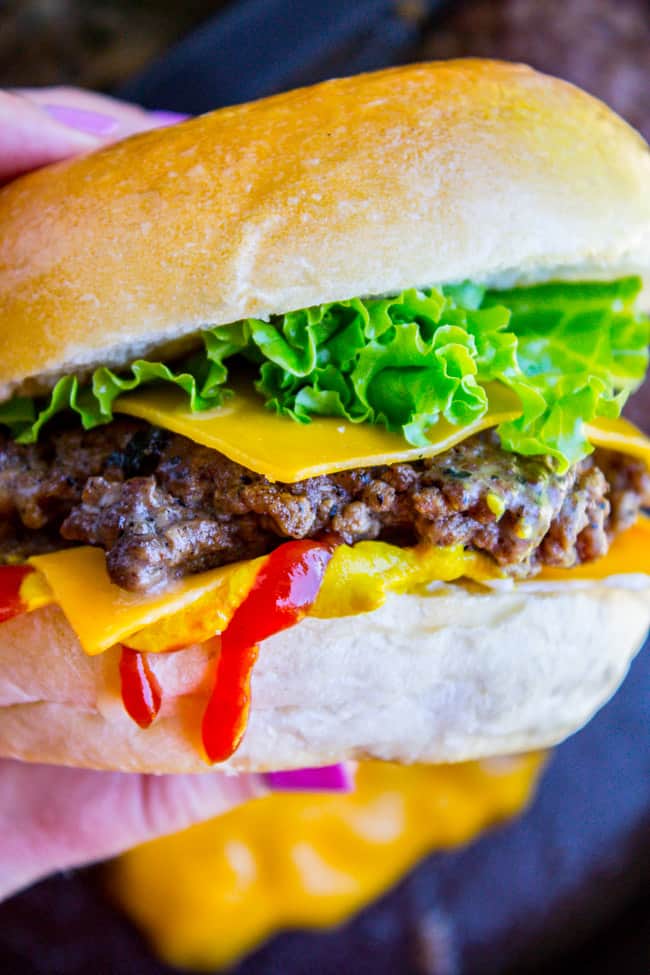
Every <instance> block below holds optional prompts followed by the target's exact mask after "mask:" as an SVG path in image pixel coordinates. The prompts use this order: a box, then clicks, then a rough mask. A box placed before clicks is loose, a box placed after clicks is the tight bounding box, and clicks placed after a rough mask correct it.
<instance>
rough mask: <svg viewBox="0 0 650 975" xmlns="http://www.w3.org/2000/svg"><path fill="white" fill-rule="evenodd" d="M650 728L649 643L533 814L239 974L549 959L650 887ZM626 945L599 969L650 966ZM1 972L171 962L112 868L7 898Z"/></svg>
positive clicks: (37, 973)
mask: <svg viewBox="0 0 650 975" xmlns="http://www.w3.org/2000/svg"><path fill="white" fill-rule="evenodd" d="M649 731H650V646H646V648H645V649H644V651H643V652H642V653H641V655H640V656H639V657H638V658H637V660H636V661H635V663H634V664H633V666H632V670H631V672H630V675H629V676H628V679H627V680H626V682H625V684H624V685H623V688H622V689H621V690H620V691H619V693H618V694H617V695H616V696H615V697H614V699H613V700H612V701H610V703H609V704H608V705H607V706H606V707H605V708H604V710H603V711H601V712H600V714H599V715H598V716H597V717H596V718H595V719H594V720H593V721H592V722H591V724H590V725H589V726H588V727H587V728H586V729H584V730H583V731H582V732H580V733H579V734H577V735H575V736H574V737H573V738H571V739H570V740H569V741H567V742H565V743H564V744H563V745H561V746H560V747H559V748H558V749H557V750H556V752H555V754H554V756H553V758H552V760H551V762H550V764H549V767H548V769H547V771H546V774H545V776H544V779H543V782H542V786H541V789H540V791H539V793H538V796H537V798H536V800H535V802H534V803H533V805H532V807H531V808H530V809H529V811H528V812H527V813H526V814H525V815H524V816H523V817H522V818H521V819H520V820H519V821H516V822H514V823H512V824H510V825H507V826H505V827H501V828H499V829H496V830H494V831H492V832H491V833H489V834H487V835H486V836H484V837H483V838H482V839H481V840H479V841H478V842H477V843H475V844H473V845H472V846H470V847H468V848H466V849H464V850H460V851H458V852H455V853H449V854H441V855H435V856H432V857H430V858H429V859H428V860H426V861H424V862H423V863H422V864H420V866H419V867H417V869H415V870H414V871H413V872H412V873H411V874H410V875H409V876H408V877H407V878H406V879H405V880H404V881H403V882H402V883H401V884H399V885H398V886H397V888H395V889H394V890H393V891H392V892H391V893H389V894H388V895H387V896H386V897H384V898H383V899H381V900H380V901H379V902H377V903H375V904H374V905H372V906H371V907H369V908H368V909H367V910H365V911H364V912H363V913H362V914H361V915H360V916H359V917H357V918H356V919H355V920H353V921H352V922H350V923H349V924H347V925H346V926H344V927H343V928H342V929H339V930H338V931H334V932H331V933H327V934H312V933H298V932H295V933H286V934H282V935H280V936H279V937H277V938H276V939H274V940H273V941H272V942H271V943H270V944H268V945H266V946H265V947H263V948H261V949H260V950H259V951H258V952H257V953H255V954H254V955H252V956H251V957H250V958H248V959H247V960H246V961H245V962H244V963H243V964H242V965H241V966H240V967H239V968H238V969H237V973H238V975H313V973H314V972H318V973H319V975H341V973H343V972H345V973H347V972H354V973H356V975H365V973H368V975H371V973H372V975H393V973H396V972H403V973H406V975H456V973H461V972H463V973H468V975H469V973H472V975H488V973H494V972H504V971H507V970H510V969H511V968H512V967H513V966H515V965H516V966H518V967H519V966H524V965H525V966H528V965H532V964H533V963H535V964H541V963H542V962H547V961H548V960H549V959H550V958H553V957H555V956H556V955H557V953H558V952H560V951H561V950H563V949H565V948H568V947H573V946H576V945H578V944H579V943H580V942H582V941H584V940H585V939H587V938H588V937H590V936H591V935H593V934H594V933H595V932H596V931H597V930H598V929H599V928H600V927H601V926H602V925H603V923H604V922H607V921H611V920H612V919H614V918H616V916H617V915H618V914H619V913H620V912H621V911H622V910H623V909H624V908H625V907H626V906H627V905H629V904H630V903H631V902H632V901H633V899H634V898H636V897H639V896H640V895H641V893H642V891H643V890H647V889H648V885H649V884H650V734H649ZM636 910H637V912H638V918H639V921H638V923H639V924H640V925H641V928H642V927H643V923H644V917H647V914H645V913H644V912H643V905H642V904H639V906H638V907H637V908H636ZM619 937H620V935H618V936H617V937H616V938H615V939H612V938H609V939H606V940H605V941H603V942H602V952H603V954H602V955H601V950H600V949H599V950H598V951H597V953H596V957H595V958H593V957H592V962H591V965H590V967H589V969H587V968H584V969H583V968H582V967H578V962H577V959H576V960H575V963H574V962H571V964H570V967H567V968H566V969H562V968H560V967H558V966H557V965H554V966H553V968H552V970H553V971H554V972H561V971H563V970H566V971H567V972H568V971H571V972H579V971H587V970H589V971H590V973H594V972H598V971H599V969H598V968H597V966H596V963H597V962H598V960H599V958H601V957H602V958H607V957H608V956H607V955H606V951H608V950H609V951H611V950H612V946H613V945H615V944H618V938H619ZM626 944H627V945H628V947H627V950H628V952H631V953H632V957H631V959H630V958H628V959H627V960H626V966H625V968H622V967H621V968H619V967H618V965H616V966H615V967H606V968H602V969H600V970H601V971H602V972H605V971H608V972H611V971H614V970H617V971H621V972H625V975H637V973H638V975H641V973H643V975H647V971H648V970H649V969H648V966H647V955H646V957H645V960H644V957H643V951H644V950H646V949H647V938H646V939H645V941H644V940H643V939H640V940H639V944H638V948H635V946H634V943H629V942H626ZM596 945H598V942H597V943H596ZM593 954H594V952H593V951H592V956H593ZM635 955H636V957H637V959H638V965H637V967H636V968H635V967H634V957H635ZM609 962H610V963H611V964H612V965H613V964H614V962H613V960H612V959H611V956H610V957H609ZM567 965H569V962H568V961H567ZM0 972H2V973H3V975H88V973H90V972H92V973H93V975H109V973H111V975H112V973H120V975H132V973H133V975H135V973H137V975H168V973H170V972H171V969H168V968H166V967H165V966H163V965H161V964H159V963H158V962H157V961H156V960H155V959H154V958H153V957H152V955H151V953H150V952H149V950H148V948H147V946H146V945H145V943H144V942H143V940H142V939H141V938H140V937H139V935H138V934H137V932H136V931H135V930H134V929H133V928H132V927H131V926H130V925H129V924H128V923H127V922H126V921H125V920H124V919H123V918H122V917H121V916H120V915H119V914H118V913H117V911H115V910H114V909H113V908H112V906H111V905H110V903H109V902H108V901H107V900H106V899H105V897H104V895H103V893H102V890H101V878H100V875H99V873H98V872H94V873H92V872H87V873H80V874H78V875H76V876H69V877H57V878H54V879H52V880H49V881H47V882H45V883H42V884H40V885H39V886H37V887H35V888H33V889H32V890H30V891H27V892H26V893H24V894H22V895H20V896H18V897H15V898H14V899H13V900H11V901H9V902H7V903H6V904H4V905H2V906H0Z"/></svg>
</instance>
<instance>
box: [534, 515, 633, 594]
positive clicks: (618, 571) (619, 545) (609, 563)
mask: <svg viewBox="0 0 650 975" xmlns="http://www.w3.org/2000/svg"><path fill="white" fill-rule="evenodd" d="M626 575H627V576H629V575H650V518H646V517H645V516H641V517H640V518H639V519H638V521H637V522H636V524H634V525H633V526H632V527H631V528H628V530H627V531H624V532H621V534H620V535H617V536H616V537H615V538H614V539H613V541H612V544H611V546H610V549H609V552H608V553H607V555H605V556H603V558H602V559H596V560H595V561H594V562H585V563H584V565H576V566H575V567H574V568H572V569H554V568H552V567H551V566H545V567H544V568H543V569H542V571H541V572H540V573H539V575H537V576H535V577H534V579H533V582H537V581H538V580H539V581H545V580H548V581H555V580H558V581H562V582H576V581H578V580H589V579H608V578H615V577H616V576H626Z"/></svg>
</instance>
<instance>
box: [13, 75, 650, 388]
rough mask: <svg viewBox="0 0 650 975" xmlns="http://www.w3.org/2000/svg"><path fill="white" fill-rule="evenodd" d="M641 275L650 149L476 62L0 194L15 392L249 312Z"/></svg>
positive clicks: (152, 135) (227, 114)
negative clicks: (406, 291)
mask: <svg viewBox="0 0 650 975" xmlns="http://www.w3.org/2000/svg"><path fill="white" fill-rule="evenodd" d="M648 269H650V154H649V153H648V147H647V146H646V144H645V143H644V141H643V140H642V139H641V137H640V136H639V135H637V134H636V133H635V132H634V131H633V130H632V129H631V128H629V127H628V126H627V125H626V124H625V123H624V122H623V121H622V120H621V119H619V118H618V117H617V116H616V115H615V114H614V113H612V112H611V111H609V110H608V109H607V108H606V107H605V106H604V105H603V104H601V103H600V102H598V101H596V100H595V99H593V98H591V97H590V96H588V95H586V94H584V93H583V92H581V91H579V90H578V89H576V88H574V87H573V86H571V85H569V84H567V83H565V82H562V81H557V80H555V79H552V78H549V77H546V76H544V75H541V74H538V73H536V72H534V71H532V70H531V69H530V68H526V67H523V66H520V65H512V64H504V63H499V62H491V61H480V60H463V61H448V62H440V63H431V64H422V65H416V66H413V67H405V68H395V69H391V70H387V71H380V72H378V73H376V74H367V75H361V76H360V77H355V78H345V79H340V80H336V81H329V82H326V83H325V84H321V85H316V86H315V87H312V88H304V89H300V90H298V91H293V92H290V93H288V94H285V95H278V96H275V97H273V98H267V99H264V100H262V101H258V102H253V103H250V104H247V105H241V106H237V107H235V108H227V109H224V110H221V111H218V112H213V113H211V114H209V115H205V116H202V117H201V118H197V119H195V120H193V121H189V122H185V123H184V124H182V125H178V126H174V127H173V128H167V129H162V130H158V131H152V132H147V133H145V134H143V135H139V136H136V137H134V138H130V139H127V140H126V141H125V142H121V143H119V144H116V145H113V146H110V147H108V148H105V149H102V150H101V151H99V152H95V153H93V154H91V155H87V156H85V157H82V158H77V159H75V160H72V161H70V162H65V163H60V164H57V165H55V166H51V167H48V168H46V169H43V170H40V171H38V172H35V173H31V174H30V175H28V176H25V177H23V178H22V179H19V180H18V181H17V182H15V183H13V184H11V185H10V186H8V187H6V188H5V189H3V190H2V191H0V329H1V333H0V339H1V344H2V352H3V354H2V357H1V358H0V398H6V397H8V396H9V395H11V393H12V391H14V390H16V389H22V390H24V391H26V392H32V391H35V390H36V389H38V388H45V387H47V386H48V385H51V384H52V382H53V381H54V380H55V379H56V378H57V376H58V375H59V374H61V373H63V372H67V371H72V370H77V371H79V370H84V369H87V368H89V367H91V366H94V365H97V364H101V363H105V364H120V363H122V364H125V363H127V362H129V361H131V360H132V359H133V358H134V357H136V356H137V355H145V354H149V353H151V352H154V351H158V350H161V349H162V350H163V351H165V352H167V353H169V351H170V350H171V351H173V350H175V349H177V348H179V347H182V346H183V345H184V344H187V342H189V341H191V339H190V337H191V336H192V333H196V331H197V330H199V329H201V328H203V327H205V326H207V325H216V324H224V323H227V322H233V321H236V320H237V319H239V318H242V317H246V316H251V315H253V316H258V317H266V316H268V315H270V314H273V313H279V312H284V311H288V310H291V309H295V308H301V307H305V306H308V305H311V304H317V303H320V302H324V301H331V300H336V299H344V298H350V297H353V296H357V295H364V296H365V295H373V294H381V293H391V292H397V291H400V290H401V289H403V288H405V287H407V286H412V285H420V286H424V285H427V284H433V283H446V282H454V281H458V280H462V279H464V278H471V279H473V280H477V281H485V282H491V283H498V282H505V283H512V282H514V281H519V280H543V279H545V278H549V277H576V276H597V275H602V274H609V275H613V274H616V273H619V272H622V271H630V270H636V271H640V272H641V273H644V272H647V271H648Z"/></svg>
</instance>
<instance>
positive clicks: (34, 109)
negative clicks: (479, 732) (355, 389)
mask: <svg viewBox="0 0 650 975" xmlns="http://www.w3.org/2000/svg"><path fill="white" fill-rule="evenodd" d="M62 97H63V96H62V94H61V93H60V92H59V91H57V90H54V91H50V90H47V89H43V90H40V91H38V92H35V93H34V94H33V96H30V97H23V96H18V95H15V94H9V93H2V92H0V116H1V117H2V125H1V126H0V177H3V178H6V177H8V176H10V175H11V176H14V175H17V174H18V173H19V172H21V171H25V170H28V169H31V168H36V167H38V166H41V165H45V164H47V163H49V162H52V161H53V160H54V159H59V158H65V157H67V156H72V155H75V154H76V153H78V152H80V151H87V150H88V149H89V148H92V147H94V146H96V145H97V144H98V143H99V142H100V141H103V140H104V138H105V137H108V135H109V134H110V135H112V136H120V135H125V134H127V133H128V132H131V131H136V130H137V129H138V128H139V129H148V128H151V127H152V125H153V124H154V123H156V122H157V120H156V119H155V118H154V119H152V118H151V116H150V115H148V114H147V113H144V112H142V111H141V110H140V109H138V108H137V107H135V106H131V105H123V104H121V103H119V102H116V101H114V100H113V99H110V100H109V99H105V98H101V97H99V96H95V95H92V94H90V93H86V92H73V91H69V90H68V91H66V92H65V95H64V104H63V105H62V104H61V98H62ZM41 104H45V105H48V106H50V107H51V109H52V108H54V107H55V106H56V107H57V108H58V109H60V110H59V111H54V112H52V111H50V113H49V114H48V113H47V112H45V111H43V110H42V109H41V107H40V105H41ZM75 112H77V113H78V114H77V115H76V116H75ZM57 116H58V117H59V118H63V117H65V118H66V119H67V120H68V123H67V124H65V125H64V124H61V123H58V122H55V121H53V119H54V118H55V117H57ZM91 116H94V118H93V117H91ZM74 118H76V119H77V121H79V120H80V121H81V123H82V124H83V126H84V131H83V132H79V131H78V130H75V129H74V128H71V125H70V123H71V122H72V120H73V119H74ZM158 124H159V123H158ZM93 125H94V131H95V132H96V135H95V136H93V135H92V134H90V131H89V128H92V126H93ZM101 132H103V133H104V135H103V136H102V135H101ZM264 791H266V790H265V785H264V783H263V780H262V778H261V777H259V776H254V775H252V776H237V777H229V778H221V777H219V778H216V777H214V776H211V775H187V776H174V777H167V776H147V775H124V774H119V773H105V772H92V771H85V770H80V769H70V768H59V767H57V766H51V765H38V764H36V765H33V764H27V763H23V762H16V761H12V760H9V759H0V835H2V857H1V858H0V861H1V862H0V900H2V898H4V897H7V896H9V895H10V894H12V893H14V892H15V891H17V890H19V889H21V888H22V887H25V886H27V885H28V884H30V883H33V882H34V881H35V880H38V879H40V878H42V877H44V876H46V875H47V874H48V873H51V872H52V871H54V870H60V869H68V868H70V867H75V866H80V865H83V864H86V863H91V862H94V861H96V860H100V859H104V858H105V857H108V856H112V855H114V854H116V853H119V852H121V851H122V850H125V849H128V848H129V847H131V846H134V845H135V844H137V843H141V842H143V841H145V840H147V839H151V838H153V837H154V836H159V835H161V834H164V833H171V832H174V831H176V830H178V829H183V828H184V827H186V826H189V825H190V824H191V823H195V822H198V821H199V820H201V819H208V818H210V817H212V816H215V815H217V814H218V813H220V812H223V811H225V810H226V809H229V808H231V807H232V806H234V805H236V804H237V803H240V802H244V801H246V800H247V799H250V798H252V797H253V796H256V795H260V794H262V793H263V792H264Z"/></svg>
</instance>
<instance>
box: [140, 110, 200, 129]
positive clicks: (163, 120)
mask: <svg viewBox="0 0 650 975" xmlns="http://www.w3.org/2000/svg"><path fill="white" fill-rule="evenodd" d="M149 118H152V119H153V120H154V121H155V122H158V124H159V125H161V126H162V125H176V123H177V122H185V121H186V120H187V119H188V118H192V116H191V115H184V114H183V113H182V112H166V111H164V110H163V109H159V110H158V111H155V112H149Z"/></svg>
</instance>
